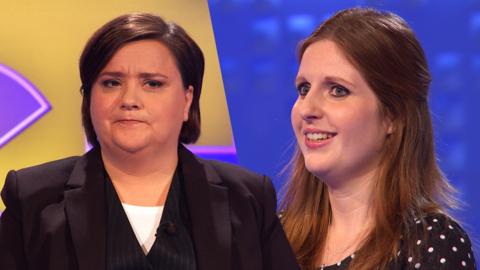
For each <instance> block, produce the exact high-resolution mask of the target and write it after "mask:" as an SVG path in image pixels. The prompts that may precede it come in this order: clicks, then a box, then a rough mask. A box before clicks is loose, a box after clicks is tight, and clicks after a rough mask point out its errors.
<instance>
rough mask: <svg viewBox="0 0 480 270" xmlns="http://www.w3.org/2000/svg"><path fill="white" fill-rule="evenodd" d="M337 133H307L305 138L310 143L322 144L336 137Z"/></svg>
mask: <svg viewBox="0 0 480 270" xmlns="http://www.w3.org/2000/svg"><path fill="white" fill-rule="evenodd" d="M336 135H337V133H330V132H307V133H305V137H306V138H307V140H308V141H312V142H320V141H325V140H328V139H331V138H333V137H335V136H336Z"/></svg>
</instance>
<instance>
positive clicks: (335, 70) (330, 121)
mask: <svg viewBox="0 0 480 270" xmlns="http://www.w3.org/2000/svg"><path fill="white" fill-rule="evenodd" d="M295 83H296V86H297V89H298V92H299V96H298V99H297V101H296V102H295V105H294V106H293V108H292V115H291V116H292V125H293V129H294V131H295V136H296V138H297V141H298V145H299V146H300V150H301V151H302V154H303V156H304V158H305V166H306V168H307V169H308V170H309V171H310V172H311V173H313V174H314V175H315V176H317V177H319V178H320V179H322V180H324V181H330V182H331V181H333V182H331V183H330V184H339V183H338V182H335V181H345V180H346V181H348V180H350V179H354V178H358V177H362V176H365V175H370V173H372V172H374V171H375V170H376V168H377V166H378V161H379V157H380V152H381V150H382V146H383V144H384V141H385V138H386V136H387V134H388V133H390V132H391V127H390V125H391V124H390V122H389V121H388V119H386V118H384V117H382V114H381V113H380V109H379V102H378V100H377V98H376V96H375V94H374V92H373V90H372V89H371V88H370V87H369V85H368V84H367V82H366V81H365V80H364V79H363V77H362V75H361V74H360V72H359V71H358V70H357V69H356V68H355V67H354V66H353V65H352V64H351V63H350V62H349V61H348V60H347V58H346V57H345V55H344V54H343V52H342V51H341V50H340V49H339V48H338V47H337V45H336V44H335V43H334V42H332V41H329V40H322V41H317V42H315V43H313V44H311V45H310V46H308V48H307V49H306V50H305V53H304V54H303V57H302V61H301V63H300V68H299V70H298V75H297V78H296V82H295Z"/></svg>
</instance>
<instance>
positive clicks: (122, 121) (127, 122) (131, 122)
mask: <svg viewBox="0 0 480 270" xmlns="http://www.w3.org/2000/svg"><path fill="white" fill-rule="evenodd" d="M114 123H118V124H122V125H137V124H142V123H145V121H143V120H139V119H135V118H120V119H117V120H115V121H114Z"/></svg>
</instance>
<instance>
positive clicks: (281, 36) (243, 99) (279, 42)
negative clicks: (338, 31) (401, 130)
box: [209, 0, 480, 260]
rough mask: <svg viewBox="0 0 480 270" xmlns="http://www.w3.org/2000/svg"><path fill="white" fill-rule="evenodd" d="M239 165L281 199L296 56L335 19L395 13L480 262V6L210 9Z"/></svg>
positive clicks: (250, 5)
mask: <svg viewBox="0 0 480 270" xmlns="http://www.w3.org/2000/svg"><path fill="white" fill-rule="evenodd" d="M209 6H210V12H211V17H212V22H213V26H214V32H215V38H216V44H217V50H218V53H219V57H220V65H221V69H222V75H223V80H224V85H225V91H226V96H227V102H228V106H229V111H230V119H231V122H232V128H233V131H234V134H235V144H236V148H237V155H238V161H239V163H240V164H241V165H243V166H245V167H247V168H249V169H252V170H254V171H257V172H260V173H264V174H267V175H269V176H271V177H272V178H273V180H274V182H275V186H276V188H277V191H279V190H280V189H281V187H282V185H283V183H284V181H285V179H286V176H285V175H281V174H280V171H281V170H282V169H283V168H284V167H285V166H286V164H287V163H288V161H289V159H290V157H291V155H292V150H293V145H294V142H295V138H294V135H293V132H292V129H291V125H290V109H291V107H292V105H293V103H294V101H295V99H296V95H297V94H296V90H295V87H294V83H293V82H294V78H295V76H296V72H297V68H298V63H297V59H296V46H297V44H298V42H299V41H300V40H301V39H304V38H305V37H307V36H308V35H309V34H310V33H311V32H312V31H313V29H314V28H316V27H317V26H318V25H319V24H320V23H321V22H322V21H323V20H325V19H326V18H328V17H330V16H331V15H332V14H334V13H335V12H336V11H338V10H340V9H344V8H348V7H353V6H369V7H374V8H378V9H381V10H387V11H392V12H394V13H396V14H398V15H400V16H401V17H403V18H404V19H405V20H406V21H407V22H408V23H409V24H410V26H411V27H412V28H413V29H414V31H415V32H416V34H417V37H418V38H419V40H420V42H421V44H422V46H423V48H424V50H425V52H426V55H427V58H428V62H429V66H430V71H431V73H432V77H433V81H432V85H431V89H430V106H431V110H432V115H433V121H434V128H435V139H436V150H437V155H438V159H439V163H440V166H441V168H442V169H443V171H444V172H445V173H446V175H447V177H448V178H449V179H450V181H451V182H452V184H453V185H454V186H455V187H456V188H457V189H458V190H459V191H460V195H459V196H460V199H461V200H463V201H464V202H465V203H466V206H465V207H464V209H463V210H461V211H458V212H457V213H455V216H456V217H458V218H459V219H460V220H461V221H462V222H463V223H464V227H465V228H466V230H467V231H468V232H469V234H470V236H471V238H472V240H473V241H474V245H475V247H474V248H475V249H476V258H477V260H478V258H480V253H479V252H478V250H479V245H478V244H479V241H480V211H479V210H478V209H477V207H478V206H480V177H479V176H480V166H479V165H478V160H479V158H478V155H479V153H480V142H479V140H478V138H479V137H480V120H479V119H478V117H479V116H480V106H479V105H478V104H479V101H480V1H479V0H465V1H458V0H445V1H434V0H406V1H400V0H388V1H387V0H385V1H379V0H377V1H374V0H371V1H366V0H364V1H361V0H356V1H355V0H343V1H333V0H328V1H311V0H296V1H293V0H292V1H283V0H209Z"/></svg>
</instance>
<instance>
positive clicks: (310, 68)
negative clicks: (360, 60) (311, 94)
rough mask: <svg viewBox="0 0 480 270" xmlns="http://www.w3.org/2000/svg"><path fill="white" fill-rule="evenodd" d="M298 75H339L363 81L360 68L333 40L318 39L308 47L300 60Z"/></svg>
mask: <svg viewBox="0 0 480 270" xmlns="http://www.w3.org/2000/svg"><path fill="white" fill-rule="evenodd" d="M298 75H299V76H305V77H325V76H332V77H339V78H343V79H346V80H348V81H351V82H353V83H356V82H359V81H363V78H362V75H361V74H360V72H359V71H358V69H357V68H356V67H355V66H354V65H353V64H352V63H351V62H350V61H349V60H348V58H347V57H346V55H345V53H344V52H343V51H342V50H341V49H340V48H339V47H338V46H337V45H336V44H335V43H334V42H333V41H331V40H320V41H316V42H314V43H312V44H310V45H309V46H308V47H307V49H306V50H305V52H304V53H303V56H302V60H301V62H300V67H299V71H298Z"/></svg>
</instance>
